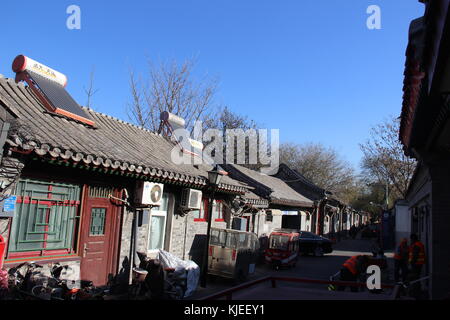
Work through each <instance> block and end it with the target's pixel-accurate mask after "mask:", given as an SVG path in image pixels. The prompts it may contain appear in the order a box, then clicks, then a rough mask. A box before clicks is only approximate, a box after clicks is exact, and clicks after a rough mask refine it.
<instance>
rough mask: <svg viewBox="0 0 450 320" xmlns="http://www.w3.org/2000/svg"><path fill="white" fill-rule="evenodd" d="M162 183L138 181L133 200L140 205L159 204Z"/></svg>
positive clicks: (161, 194) (162, 188)
mask: <svg viewBox="0 0 450 320" xmlns="http://www.w3.org/2000/svg"><path fill="white" fill-rule="evenodd" d="M163 190H164V185H163V184H162V183H154V182H148V181H138V182H137V185H136V195H135V198H134V202H135V203H136V204H142V205H152V206H160V205H161V203H162V196H163Z"/></svg>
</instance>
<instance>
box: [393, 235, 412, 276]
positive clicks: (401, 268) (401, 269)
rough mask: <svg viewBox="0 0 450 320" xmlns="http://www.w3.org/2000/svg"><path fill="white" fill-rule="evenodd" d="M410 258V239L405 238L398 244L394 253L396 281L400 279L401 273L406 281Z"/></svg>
mask: <svg viewBox="0 0 450 320" xmlns="http://www.w3.org/2000/svg"><path fill="white" fill-rule="evenodd" d="M408 259H409V248H408V239H406V238H403V239H402V240H401V241H400V244H399V245H398V246H397V248H396V250H395V253H394V280H395V282H399V281H400V275H401V280H402V282H405V281H406V279H407V278H406V276H407V275H408Z"/></svg>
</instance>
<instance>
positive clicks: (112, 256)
mask: <svg viewBox="0 0 450 320" xmlns="http://www.w3.org/2000/svg"><path fill="white" fill-rule="evenodd" d="M90 186H91V185H89V184H83V185H82V192H81V193H82V199H81V214H80V215H81V218H80V225H79V232H78V234H79V236H78V239H77V254H78V256H79V257H80V258H81V260H80V276H81V272H82V269H83V248H82V237H83V236H84V233H85V232H89V230H84V228H83V225H84V223H85V219H86V216H87V210H88V203H89V199H90V198H89V187H90ZM92 186H103V187H111V186H107V185H99V184H95V185H92ZM113 188H114V194H113V196H115V197H118V198H121V196H122V193H123V191H119V190H118V189H117V188H115V187H113ZM94 199H95V198H94ZM110 203H111V207H112V209H113V210H112V212H113V218H114V219H113V220H112V221H111V226H110V232H111V235H112V237H111V241H110V243H109V246H108V255H109V256H108V258H107V263H106V268H107V274H113V275H116V274H117V271H118V268H119V254H120V244H121V242H120V239H121V234H122V214H123V210H122V206H121V205H117V204H116V203H114V202H112V201H111V200H110ZM87 280H89V279H87Z"/></svg>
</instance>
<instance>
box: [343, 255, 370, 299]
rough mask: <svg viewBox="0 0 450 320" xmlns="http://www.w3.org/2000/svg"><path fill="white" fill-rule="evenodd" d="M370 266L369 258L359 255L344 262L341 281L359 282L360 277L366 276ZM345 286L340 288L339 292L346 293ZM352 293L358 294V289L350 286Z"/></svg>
mask: <svg viewBox="0 0 450 320" xmlns="http://www.w3.org/2000/svg"><path fill="white" fill-rule="evenodd" d="M368 266H369V256H366V255H357V256H353V257H351V258H350V259H348V260H347V261H345V262H344V264H343V265H342V269H341V275H340V280H341V281H354V282H357V281H358V279H359V277H360V276H361V275H362V274H364V273H365V272H366V270H367V267H368ZM345 288H346V286H345V285H341V286H338V291H344V290H345ZM350 290H351V291H352V292H357V291H358V287H356V286H350Z"/></svg>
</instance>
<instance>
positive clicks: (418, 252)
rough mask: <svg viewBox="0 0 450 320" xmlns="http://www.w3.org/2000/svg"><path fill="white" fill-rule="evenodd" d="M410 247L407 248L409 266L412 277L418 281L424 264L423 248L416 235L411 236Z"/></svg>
mask: <svg viewBox="0 0 450 320" xmlns="http://www.w3.org/2000/svg"><path fill="white" fill-rule="evenodd" d="M410 239H411V245H410V246H409V257H408V258H409V259H408V262H409V265H410V268H411V273H412V274H413V275H414V276H413V277H414V278H416V279H418V278H419V277H420V274H421V272H422V267H423V265H424V264H425V246H424V245H423V243H422V242H420V241H419V238H418V237H417V235H416V234H414V233H413V234H411V236H410Z"/></svg>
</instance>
